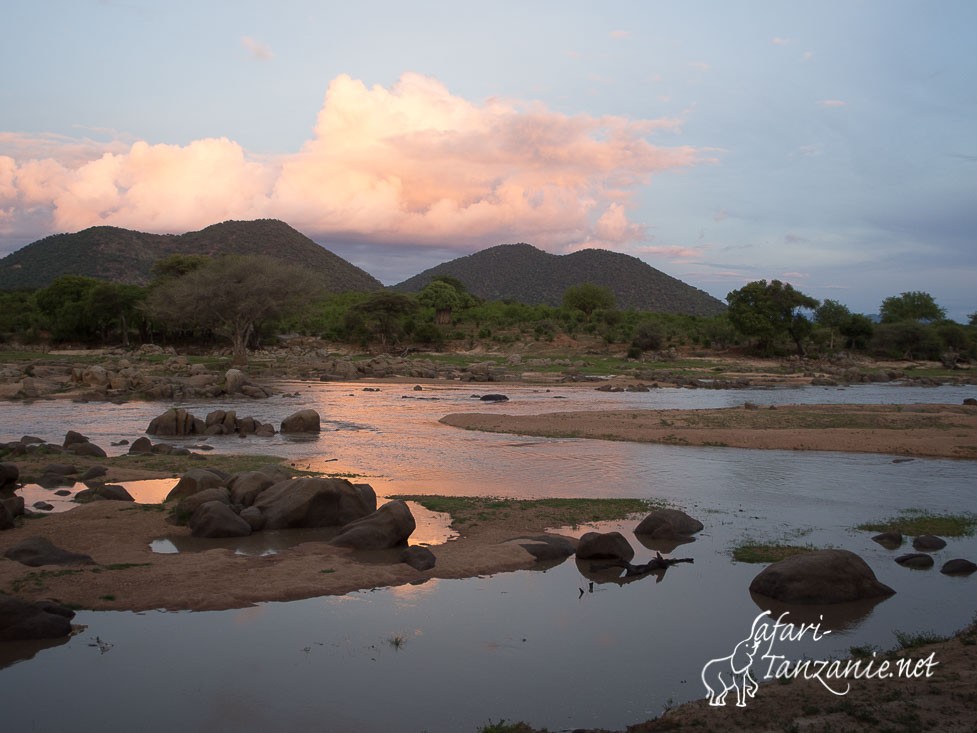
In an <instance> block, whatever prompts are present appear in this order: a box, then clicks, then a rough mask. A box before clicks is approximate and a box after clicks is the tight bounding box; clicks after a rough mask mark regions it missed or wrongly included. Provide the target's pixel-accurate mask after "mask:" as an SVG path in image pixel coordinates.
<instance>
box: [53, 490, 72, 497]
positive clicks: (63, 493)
mask: <svg viewBox="0 0 977 733" xmlns="http://www.w3.org/2000/svg"><path fill="white" fill-rule="evenodd" d="M54 495H55V496H71V492H70V491H68V490H67V489H59V490H57V491H55V492H54Z"/></svg>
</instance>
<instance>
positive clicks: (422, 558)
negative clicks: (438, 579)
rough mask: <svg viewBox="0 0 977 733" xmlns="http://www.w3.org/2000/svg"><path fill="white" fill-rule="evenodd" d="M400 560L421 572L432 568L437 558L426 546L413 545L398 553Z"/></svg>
mask: <svg viewBox="0 0 977 733" xmlns="http://www.w3.org/2000/svg"><path fill="white" fill-rule="evenodd" d="M400 561H401V562H402V563H406V564H407V565H410V566H411V567H412V568H414V570H420V571H421V572H423V571H425V570H430V569H431V568H433V567H434V566H435V565H436V564H437V562H438V559H437V557H435V556H434V553H433V552H431V551H430V550H429V549H427V548H426V547H420V546H418V545H414V546H413V547H408V548H407V549H406V550H404V551H403V552H402V553H401V554H400Z"/></svg>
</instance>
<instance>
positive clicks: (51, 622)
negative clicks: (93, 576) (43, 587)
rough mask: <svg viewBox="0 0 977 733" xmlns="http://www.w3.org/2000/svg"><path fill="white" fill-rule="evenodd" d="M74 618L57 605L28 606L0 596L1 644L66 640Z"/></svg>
mask: <svg viewBox="0 0 977 733" xmlns="http://www.w3.org/2000/svg"><path fill="white" fill-rule="evenodd" d="M74 615H75V612H74V611H72V610H71V609H70V608H66V607H65V606H62V605H61V604H59V603H54V602H52V601H40V602H38V603H28V602H27V601H23V600H21V599H19V598H14V597H13V596H8V595H6V594H5V593H0V641H17V640H23V639H57V638H60V637H62V636H68V635H69V634H70V633H71V619H72V618H73V617H74Z"/></svg>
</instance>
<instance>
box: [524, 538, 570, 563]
mask: <svg viewBox="0 0 977 733" xmlns="http://www.w3.org/2000/svg"><path fill="white" fill-rule="evenodd" d="M515 542H516V543H517V544H519V545H520V546H521V547H522V548H523V549H524V550H526V552H528V553H529V554H530V555H532V556H533V557H535V558H536V559H537V560H538V561H540V562H549V561H552V560H565V559H566V558H568V557H570V555H572V554H573V553H575V552H576V551H577V540H575V539H573V538H571V537H563V536H562V535H556V534H541V535H535V536H533V537H520V538H518V539H517V540H515Z"/></svg>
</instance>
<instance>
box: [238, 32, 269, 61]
mask: <svg viewBox="0 0 977 733" xmlns="http://www.w3.org/2000/svg"><path fill="white" fill-rule="evenodd" d="M241 45H242V46H244V48H245V49H246V50H247V52H248V53H249V54H251V58H254V59H257V60H258V61H271V60H272V59H273V58H274V57H275V54H274V53H272V50H271V47H270V46H268V45H267V44H265V43H262V42H261V41H256V40H255V39H253V38H252V37H251V36H244V37H243V38H242V39H241Z"/></svg>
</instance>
